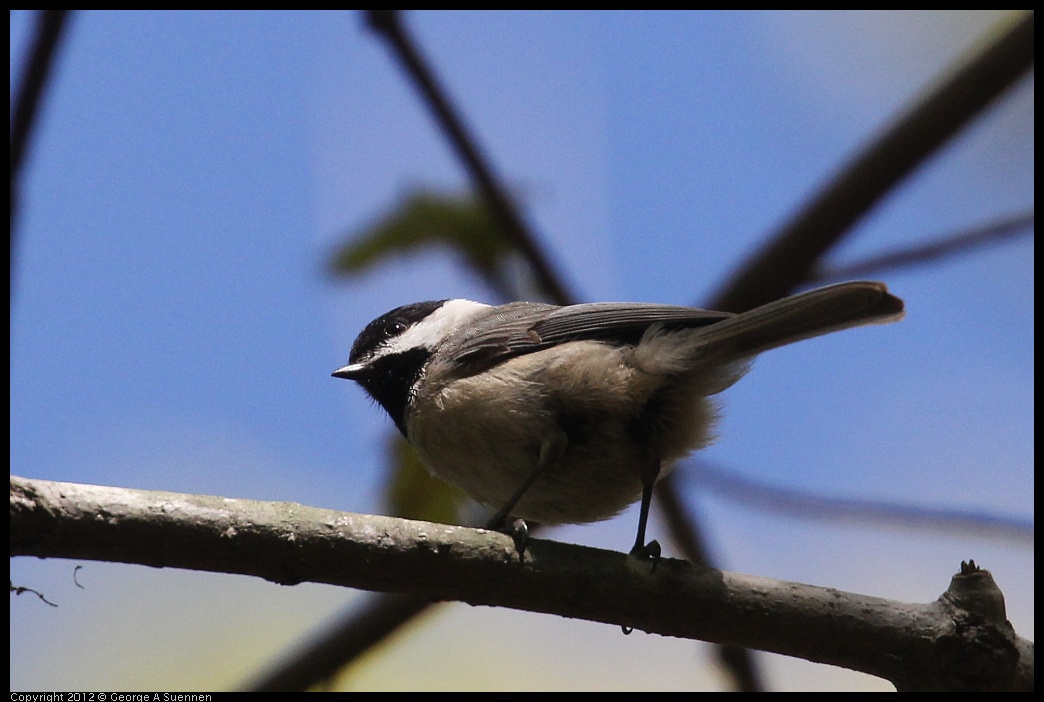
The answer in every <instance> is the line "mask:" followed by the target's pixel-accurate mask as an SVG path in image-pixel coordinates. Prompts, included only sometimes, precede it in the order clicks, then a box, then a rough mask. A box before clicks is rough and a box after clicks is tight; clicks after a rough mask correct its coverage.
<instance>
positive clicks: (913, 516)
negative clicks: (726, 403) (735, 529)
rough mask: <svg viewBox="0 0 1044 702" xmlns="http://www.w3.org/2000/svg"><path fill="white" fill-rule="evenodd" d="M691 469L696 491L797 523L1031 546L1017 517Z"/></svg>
mask: <svg viewBox="0 0 1044 702" xmlns="http://www.w3.org/2000/svg"><path fill="white" fill-rule="evenodd" d="M689 463H690V466H691V467H693V468H694V470H686V471H683V472H684V474H685V476H686V479H688V478H691V480H692V482H693V484H698V485H699V487H700V489H701V490H710V491H711V492H715V493H717V494H718V495H720V496H722V497H724V498H726V499H729V500H732V501H734V502H738V503H741V504H744V505H746V506H748V507H752V508H754V509H759V510H762V511H768V512H780V513H783V514H786V515H787V516H789V517H796V518H798V519H813V520H815V521H817V522H820V523H821V522H823V521H824V520H833V521H839V522H840V521H848V522H860V523H864V524H878V525H882V526H887V527H898V528H914V529H931V530H935V531H945V532H946V533H948V534H951V535H952V534H954V533H957V532H960V533H963V534H966V535H968V536H977V537H984V538H998V539H1003V540H1005V541H1009V542H1018V543H1023V544H1030V545H1032V544H1033V538H1034V527H1033V521H1032V520H1030V519H1019V518H1016V517H1006V516H1001V515H997V514H989V513H987V512H983V511H981V510H958V509H949V508H934V507H924V506H918V505H910V504H901V503H894V502H885V501H883V500H866V499H854V498H845V497H827V496H824V495H814V494H809V493H807V492H805V491H803V490H794V489H788V488H784V487H780V486H778V485H768V484H766V483H763V482H760V481H757V480H753V479H751V478H745V477H743V476H740V475H736V474H735V473H733V472H731V471H728V470H725V469H724V468H721V467H718V466H715V465H713V464H712V463H710V462H708V461H706V460H704V459H697V460H693V461H690V462H689Z"/></svg>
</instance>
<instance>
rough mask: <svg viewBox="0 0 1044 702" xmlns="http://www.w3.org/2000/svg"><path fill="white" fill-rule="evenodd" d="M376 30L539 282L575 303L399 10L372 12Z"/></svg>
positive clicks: (557, 297) (558, 298)
mask: <svg viewBox="0 0 1044 702" xmlns="http://www.w3.org/2000/svg"><path fill="white" fill-rule="evenodd" d="M366 14H367V18H368V21H369V24H370V26H371V27H372V28H373V29H374V30H376V31H377V33H378V34H379V35H380V36H381V37H383V38H384V39H385V40H386V41H387V42H388V44H389V45H390V46H391V48H392V49H393V50H394V52H395V55H396V57H397V58H398V59H399V61H400V62H401V63H402V65H403V68H405V69H406V72H407V73H408V74H409V76H410V79H411V80H412V81H413V83H414V85H415V87H416V88H417V89H418V90H419V91H420V92H421V94H422V95H423V96H424V99H425V101H426V102H427V103H428V107H430V108H431V111H432V112H433V113H434V114H435V117H436V120H437V121H438V124H439V127H441V129H442V131H443V133H444V134H445V135H446V138H447V139H448V140H449V142H450V144H452V145H453V148H454V150H455V151H456V152H457V156H458V157H459V158H460V160H461V161H462V162H463V163H464V166H465V168H466V169H467V171H468V174H469V175H470V176H471V179H472V181H474V183H475V185H476V186H477V187H478V189H479V191H480V192H481V193H482V196H483V197H484V198H485V199H486V202H487V203H488V204H489V207H490V209H492V210H493V214H494V216H495V217H496V218H497V220H498V221H499V222H500V225H501V226H502V227H503V228H504V231H505V233H506V234H507V235H508V237H509V238H510V239H511V240H512V242H513V243H514V244H515V246H517V247H518V249H519V250H520V251H521V252H522V254H523V255H524V256H525V257H526V259H527V260H528V261H529V263H530V265H532V266H533V271H534V272H535V274H536V277H537V281H538V282H539V284H540V286H541V287H542V288H543V290H544V291H546V292H547V294H548V296H549V297H550V298H551V299H552V300H554V301H555V302H556V303H558V304H560V305H564V304H569V303H570V302H572V301H574V299H575V298H574V297H573V296H572V294H570V292H569V291H568V290H567V289H566V287H565V283H564V280H563V278H562V276H561V274H560V273H559V272H557V271H556V270H555V269H554V265H553V264H552V262H551V260H550V258H549V257H548V256H547V255H546V254H545V253H544V251H543V250H542V249H541V248H540V246H539V245H538V244H537V242H536V240H535V238H534V237H533V235H532V234H531V233H530V231H529V229H528V227H526V225H525V223H524V222H523V221H522V217H521V216H520V215H519V214H518V212H517V210H516V209H515V206H514V205H513V204H512V202H511V199H510V198H509V197H508V196H507V194H506V192H507V191H506V189H505V188H504V187H503V186H502V185H501V184H500V182H499V181H498V180H497V177H496V176H495V175H494V174H493V169H492V167H491V166H490V165H489V163H488V159H486V158H485V157H484V156H483V155H482V153H481V152H480V150H479V147H478V144H477V143H476V140H475V139H474V138H473V137H472V136H471V135H470V134H469V133H468V131H467V129H465V127H464V121H463V119H462V118H461V117H460V116H459V115H458V113H457V111H456V110H455V109H454V107H453V105H452V104H451V103H450V100H449V97H448V96H447V94H446V91H445V90H444V89H443V88H442V86H441V85H439V83H438V81H437V80H436V78H435V74H434V72H433V71H432V70H431V69H430V68H428V65H427V63H426V62H425V60H424V58H423V57H422V56H421V54H420V51H419V50H418V49H417V46H416V44H414V42H413V39H412V38H411V37H410V36H409V34H408V33H407V32H406V29H405V27H403V25H402V21H401V17H400V14H399V11H398V10H367V11H366Z"/></svg>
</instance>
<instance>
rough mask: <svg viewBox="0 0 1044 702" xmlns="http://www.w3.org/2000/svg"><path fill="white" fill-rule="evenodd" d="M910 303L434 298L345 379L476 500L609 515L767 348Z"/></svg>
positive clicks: (394, 320) (557, 516) (676, 455)
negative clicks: (751, 304)
mask: <svg viewBox="0 0 1044 702" xmlns="http://www.w3.org/2000/svg"><path fill="white" fill-rule="evenodd" d="M902 317H903V301H902V300H900V299H899V298H897V297H894V296H892V295H890V294H889V293H888V291H887V289H886V288H885V286H884V284H882V283H874V282H850V283H841V284H839V285H832V286H829V287H825V288H819V289H817V290H811V291H808V292H804V293H801V294H799V295H794V296H792V297H787V298H783V299H782V300H777V301H775V302H770V303H769V304H767V305H762V306H761V307H758V308H756V309H753V310H750V311H749V312H743V313H740V314H732V313H729V312H713V311H710V310H701V309H697V308H693V307H674V306H668V305H653V304H643V303H614V302H606V303H592V304H582V305H569V306H566V307H559V306H556V305H549V304H542V303H535V302H512V303H510V304H506V305H499V306H496V307H492V306H490V305H484V304H482V303H479V302H472V301H470V300H438V301H433V302H418V303H414V304H411V305H404V306H402V307H398V308H396V309H394V310H392V311H391V312H388V313H387V314H384V315H382V316H380V317H378V318H377V319H375V320H373V321H372V322H370V323H369V324H368V325H367V326H366V328H365V329H363V331H362V333H360V334H359V336H358V338H357V339H356V340H355V343H354V344H353V345H352V350H351V355H350V356H349V362H348V365H346V366H344V367H343V368H339V369H338V370H336V371H334V373H333V375H334V377H337V378H348V379H351V380H355V381H356V382H358V383H359V384H360V385H362V386H363V388H364V389H365V390H366V392H367V393H368V394H369V395H370V396H371V397H372V398H373V399H375V400H376V401H377V402H379V403H380V404H381V406H382V407H384V409H385V410H387V412H388V414H389V415H391V418H392V419H393V420H394V421H395V425H396V426H397V427H398V428H399V431H401V432H402V433H403V435H404V436H405V437H406V439H407V440H408V441H409V442H410V444H412V445H413V447H414V448H415V449H416V450H417V452H418V453H419V454H420V457H421V459H422V460H423V461H424V464H425V465H426V466H427V467H428V469H429V470H430V471H431V472H432V473H433V474H435V475H437V476H439V477H440V478H442V479H444V480H446V481H448V482H450V483H452V484H454V485H456V486H458V487H460V488H462V489H463V490H464V491H465V492H467V493H468V494H469V495H471V496H472V497H473V498H475V499H476V500H478V501H479V502H481V503H484V504H486V505H490V506H492V507H501V509H500V511H499V512H498V514H497V516H496V517H495V518H494V521H493V523H492V524H491V526H492V527H496V528H499V527H501V526H503V523H504V520H505V519H506V518H507V517H508V516H509V515H510V516H514V517H518V518H521V519H525V520H532V521H536V522H541V523H544V524H579V523H584V522H593V521H598V520H602V519H608V518H610V517H612V516H614V515H616V514H617V513H619V512H620V511H621V510H623V509H624V508H625V507H627V506H628V505H630V504H632V503H634V502H635V501H636V500H637V499H638V498H639V497H640V498H641V500H642V503H641V512H640V515H639V521H638V535H637V538H636V539H635V543H634V547H633V548H632V549H631V553H632V554H639V555H646V556H650V555H655V554H656V553H658V545H657V544H656V542H651V543H650V544H648V545H646V544H645V528H646V522H647V520H648V514H649V503H650V500H651V499H652V490H653V486H654V485H655V484H656V481H657V480H658V479H659V478H662V477H663V476H665V475H667V474H668V473H669V472H670V470H671V469H672V468H673V466H674V463H675V462H676V461H677V460H678V459H680V458H682V457H684V456H686V455H687V454H689V453H690V452H691V451H694V450H696V449H699V448H702V447H704V446H706V445H707V444H709V443H710V442H711V441H712V440H713V438H714V437H713V432H712V426H713V424H714V420H715V418H716V415H717V412H716V407H715V404H714V402H713V400H712V399H710V398H711V396H713V395H716V394H718V393H720V392H721V391H722V390H724V389H725V388H727V387H729V386H730V385H732V384H733V383H735V382H736V381H737V380H738V379H739V378H740V377H741V376H742V375H743V374H744V373H745V372H746V370H747V368H748V367H749V361H750V360H751V359H752V358H753V357H754V356H755V355H757V354H759V353H761V352H762V351H767V350H768V349H773V348H776V347H777V346H784V345H786V344H790V343H793V342H795V341H800V340H802V339H809V338H811V337H814V336H820V335H821V334H828V333H830V332H834V331H839V330H841V329H848V328H849V327H857V326H862V325H865V324H884V323H888V322H895V321H898V320H899V319H902Z"/></svg>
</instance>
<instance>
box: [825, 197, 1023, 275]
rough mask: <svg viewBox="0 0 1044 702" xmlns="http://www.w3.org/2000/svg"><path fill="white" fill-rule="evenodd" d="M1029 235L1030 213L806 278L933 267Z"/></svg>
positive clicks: (832, 268) (829, 269) (826, 269)
mask: <svg viewBox="0 0 1044 702" xmlns="http://www.w3.org/2000/svg"><path fill="white" fill-rule="evenodd" d="M1032 231H1033V210H1030V211H1029V212H1023V213H1022V214H1018V215H1015V216H1013V217H1007V218H1005V219H1001V220H998V221H996V222H991V223H990V224H987V225H985V226H982V227H975V228H974V229H968V230H965V231H962V232H958V233H956V234H950V235H947V236H944V237H940V238H938V239H936V240H935V241H930V242H928V243H927V244H918V245H916V246H911V247H909V248H906V249H900V250H898V251H893V252H891V253H887V254H882V255H880V256H873V257H871V258H866V259H864V260H862V261H856V262H854V263H849V264H846V265H842V266H834V267H830V268H817V269H816V270H815V271H814V272H813V273H812V275H811V277H810V278H809V280H810V281H815V282H824V283H826V282H832V281H843V280H852V279H854V278H864V277H866V276H868V275H878V274H880V273H883V272H886V271H894V270H896V269H899V268H906V267H910V266H919V265H924V264H926V263H933V262H935V261H938V260H939V259H941V258H945V257H946V256H953V255H956V254H960V253H966V252H970V251H973V250H975V249H979V248H982V247H984V246H989V245H992V244H999V243H1001V242H1004V241H1007V240H1009V239H1014V238H1016V237H1018V236H1020V235H1023V234H1029V233H1031V232H1032Z"/></svg>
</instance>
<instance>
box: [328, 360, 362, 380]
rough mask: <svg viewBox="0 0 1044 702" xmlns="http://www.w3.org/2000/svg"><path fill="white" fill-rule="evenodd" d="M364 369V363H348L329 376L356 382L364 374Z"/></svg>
mask: <svg viewBox="0 0 1044 702" xmlns="http://www.w3.org/2000/svg"><path fill="white" fill-rule="evenodd" d="M366 369H367V366H366V364H365V363H349V364H348V365H347V366H344V367H342V368H338V369H337V370H335V371H334V372H333V373H331V375H332V376H333V377H335V378H344V379H345V380H357V379H358V378H359V377H360V376H361V375H363V374H364V373H366Z"/></svg>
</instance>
